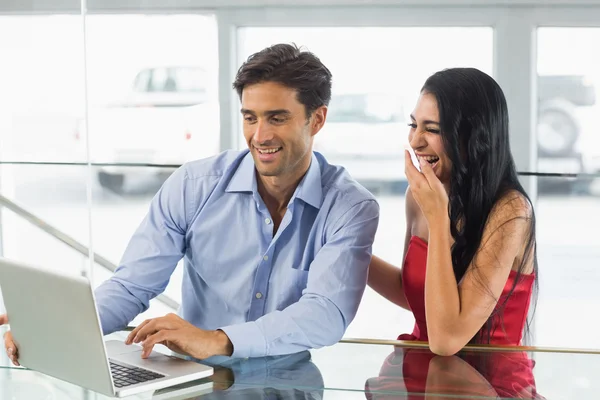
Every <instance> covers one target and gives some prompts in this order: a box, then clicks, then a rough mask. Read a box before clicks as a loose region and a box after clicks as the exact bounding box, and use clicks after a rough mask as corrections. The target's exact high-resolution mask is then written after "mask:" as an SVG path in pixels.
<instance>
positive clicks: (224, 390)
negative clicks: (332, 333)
mask: <svg viewBox="0 0 600 400" xmlns="http://www.w3.org/2000/svg"><path fill="white" fill-rule="evenodd" d="M204 362H205V363H208V364H211V365H213V366H214V367H215V374H214V375H213V378H212V380H213V392H212V393H209V394H206V395H202V396H199V397H196V398H197V399H200V398H201V399H206V400H207V399H248V400H251V399H294V400H296V399H297V400H301V399H315V400H316V399H322V398H323V386H324V385H323V377H322V375H321V371H319V368H317V366H316V365H315V364H314V363H313V362H312V361H311V354H310V352H308V351H304V352H301V353H297V354H291V355H285V356H276V357H264V358H249V359H237V360H236V359H228V358H212V359H209V360H205V361H204Z"/></svg>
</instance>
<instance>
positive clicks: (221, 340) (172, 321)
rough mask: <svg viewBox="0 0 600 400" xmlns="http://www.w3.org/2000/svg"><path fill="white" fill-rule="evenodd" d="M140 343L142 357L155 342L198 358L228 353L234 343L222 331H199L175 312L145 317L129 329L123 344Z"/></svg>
mask: <svg viewBox="0 0 600 400" xmlns="http://www.w3.org/2000/svg"><path fill="white" fill-rule="evenodd" d="M140 342H142V347H143V348H144V351H143V352H142V358H148V356H149V355H150V352H151V351H152V348H153V347H154V345H156V344H162V345H164V346H166V347H168V348H169V349H171V350H172V351H174V352H176V353H179V354H184V355H188V356H192V357H194V358H197V359H205V358H208V357H212V356H216V355H223V356H230V355H231V354H232V353H233V344H232V343H231V341H230V340H229V338H228V337H227V335H226V334H225V332H223V331H205V330H202V329H200V328H197V327H195V326H194V325H192V324H190V323H189V322H187V321H185V320H184V319H182V318H180V317H179V316H177V315H175V314H168V315H166V316H164V317H161V318H154V319H147V320H146V321H144V322H142V323H141V324H140V325H139V326H138V327H137V328H135V329H134V330H133V331H131V333H130V334H129V336H127V339H126V340H125V344H132V343H140Z"/></svg>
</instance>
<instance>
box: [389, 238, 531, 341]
mask: <svg viewBox="0 0 600 400" xmlns="http://www.w3.org/2000/svg"><path fill="white" fill-rule="evenodd" d="M426 269H427V242H425V241H424V240H423V239H421V238H420V237H418V236H412V237H411V238H410V242H409V244H408V249H407V251H406V258H405V260H404V267H403V268H402V285H403V287H404V293H405V295H406V300H407V301H408V305H409V306H410V309H411V310H412V312H413V315H414V316H415V327H414V329H413V333H412V334H410V335H407V334H403V335H400V336H399V337H398V340H422V341H427V340H428V337H427V323H426V322H425V271H426ZM516 276H517V273H516V272H515V271H511V272H510V275H509V276H508V280H507V281H506V285H505V286H504V290H503V291H502V295H501V296H500V300H499V301H498V304H499V305H500V304H503V303H504V301H505V299H506V296H507V295H508V293H509V291H510V289H511V288H512V287H513V284H514V282H515V278H516ZM533 281H534V275H533V274H529V275H525V274H522V275H521V276H520V277H519V282H518V283H517V285H516V286H515V289H514V291H513V292H512V294H511V295H510V297H509V298H508V301H507V302H506V303H505V304H504V311H503V313H502V316H501V318H499V319H498V320H499V321H498V322H496V323H495V324H494V326H493V327H492V336H491V338H490V344H496V345H515V346H518V345H520V344H521V337H522V334H523V328H524V327H525V321H526V319H527V312H528V311H529V302H530V300H531V291H532V289H533ZM500 322H502V326H501V325H500V324H499V323H500Z"/></svg>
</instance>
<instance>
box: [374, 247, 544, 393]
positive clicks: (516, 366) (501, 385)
mask: <svg viewBox="0 0 600 400" xmlns="http://www.w3.org/2000/svg"><path fill="white" fill-rule="evenodd" d="M426 268H427V243H426V242H425V241H424V240H423V239H421V238H419V237H417V236H412V237H411V239H410V243H409V245H408V249H407V253H406V258H405V260H404V267H403V269H402V283H403V286H404V293H405V295H406V300H407V301H408V304H409V306H410V309H411V310H412V312H413V314H414V316H415V327H414V329H413V333H412V334H402V335H400V336H399V337H398V339H399V340H420V341H427V340H428V337H427V323H426V321H425V271H426ZM516 275H517V274H516V273H515V272H514V271H511V273H510V275H509V277H508V280H507V282H506V285H505V287H504V290H503V292H502V295H501V297H500V301H499V302H498V304H502V303H503V302H504V300H505V299H506V296H507V294H508V292H509V291H510V289H511V288H512V286H513V284H514V281H515V278H516ZM533 282H534V275H533V274H531V275H521V276H520V277H519V282H518V283H517V285H516V286H515V289H514V291H513V293H512V294H511V295H510V297H509V298H508V301H507V302H506V304H505V306H504V312H503V313H502V314H503V315H502V316H501V317H502V318H501V319H502V322H503V326H500V325H499V324H498V323H496V325H495V326H494V327H493V328H492V331H493V332H492V335H491V338H490V343H491V344H496V345H498V344H501V345H520V344H521V337H522V332H523V328H524V326H525V321H526V318H527V312H528V310H529V303H530V299H531V292H532V288H533ZM435 357H436V356H435V355H434V354H433V353H431V352H430V351H428V350H425V349H407V348H400V347H396V349H395V350H394V352H393V353H392V354H390V355H389V356H388V358H387V359H386V360H385V361H384V362H383V365H382V367H381V371H380V373H379V376H378V377H376V378H371V379H369V380H368V381H367V383H366V385H365V392H366V397H367V398H368V399H395V398H403V399H404V398H408V399H412V398H415V399H422V398H423V395H422V393H438V394H444V393H452V394H455V395H469V396H477V395H479V396H482V395H483V396H485V395H488V391H489V389H490V388H492V389H493V390H494V391H495V393H497V395H498V396H500V397H515V398H527V399H543V397H542V396H540V395H539V394H538V393H537V391H536V388H535V379H534V377H533V367H534V365H535V363H534V361H533V360H531V359H530V358H529V357H528V356H527V354H526V353H524V352H498V351H495V352H494V351H491V352H464V351H463V352H460V353H459V354H458V355H457V356H454V357H457V358H460V359H461V360H463V361H464V362H465V363H467V364H469V365H470V366H471V367H472V368H473V370H474V371H477V372H476V373H473V374H470V375H469V376H458V375H457V376H456V377H451V376H448V375H452V373H453V371H445V372H442V374H445V375H446V376H444V377H443V378H445V379H442V381H446V382H452V383H451V384H438V385H435V384H434V385H431V384H430V382H432V381H434V378H436V377H437V378H440V376H439V375H440V372H439V371H437V372H436V371H432V370H430V362H431V360H432V359H433V358H435ZM456 373H457V374H460V373H459V372H458V371H457V372H456ZM436 375H437V376H436ZM428 378H429V379H428ZM438 380H439V379H438ZM402 392H404V393H406V395H399V393H402ZM413 395H414V397H413ZM405 396H406V397H405Z"/></svg>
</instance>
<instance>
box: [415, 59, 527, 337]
mask: <svg viewBox="0 0 600 400" xmlns="http://www.w3.org/2000/svg"><path fill="white" fill-rule="evenodd" d="M422 93H430V94H432V95H433V96H434V97H435V98H436V100H437V106H438V110H439V118H440V121H439V122H440V134H441V135H442V141H443V144H444V148H445V151H446V154H447V155H448V158H449V159H450V161H451V162H452V171H451V178H450V192H449V195H448V196H449V206H448V213H449V217H450V222H451V224H450V227H451V234H452V237H453V238H454V245H453V247H452V266H453V268H454V275H455V277H456V281H457V282H460V280H461V279H462V278H463V276H464V275H465V272H466V271H467V268H468V267H469V265H470V264H471V262H472V261H473V259H474V257H475V255H476V253H477V251H478V249H479V247H480V245H481V240H482V237H483V231H484V228H485V225H486V223H487V221H488V216H489V215H490V212H491V210H492V208H493V207H494V205H495V204H496V203H497V202H498V200H500V199H501V198H502V197H503V196H504V195H506V194H507V193H508V192H511V191H517V192H519V193H521V194H522V195H523V196H524V197H525V198H526V199H527V201H529V203H530V204H531V200H530V198H529V196H528V195H527V193H526V192H525V190H524V189H523V186H522V185H521V184H520V183H519V178H518V175H517V170H516V167H515V162H514V160H513V157H512V154H511V152H510V144H509V134H508V131H509V126H508V108H507V105H506V99H505V97H504V93H503V92H502V89H501V88H500V86H499V85H498V84H497V83H496V81H495V80H494V79H492V78H491V77H490V76H489V75H487V74H485V73H483V72H481V71H479V70H477V69H475V68H451V69H446V70H443V71H440V72H437V73H435V74H434V75H432V76H431V77H429V79H427V81H426V82H425V85H424V86H423V89H422ZM528 222H529V224H530V229H529V234H528V237H527V242H526V247H525V253H524V256H523V258H522V262H521V265H519V268H518V271H517V276H516V278H515V280H514V284H513V285H512V287H511V289H510V292H509V293H508V296H506V297H502V301H501V302H499V303H498V305H497V307H496V308H495V310H494V312H493V313H492V315H491V316H490V318H489V319H488V321H487V322H486V323H485V325H484V326H483V327H482V329H481V330H480V332H479V334H478V335H476V336H475V337H474V338H473V339H472V341H471V342H476V343H489V342H490V338H491V336H492V334H493V332H492V329H493V327H494V326H502V314H503V313H502V311H503V308H504V304H505V303H506V300H507V299H508V298H509V297H510V295H512V293H513V292H514V289H515V287H516V285H517V283H518V282H519V280H520V279H521V277H522V275H523V271H524V269H525V268H526V267H527V264H528V263H529V262H530V261H531V258H532V257H533V268H534V270H533V273H534V274H535V282H534V297H535V296H536V294H537V290H538V283H537V282H538V281H537V276H538V274H537V272H538V271H537V256H536V245H535V214H534V213H533V207H531V217H530V218H529V219H528ZM480 283H482V284H483V285H485V282H483V280H480ZM489 293H490V295H491V292H489ZM496 300H499V299H496ZM532 303H533V304H535V300H534V301H533V302H532ZM495 323H496V324H495ZM497 323H499V325H497ZM528 326H529V322H528V323H527V327H528ZM528 332H529V330H528V329H527V332H526V333H528Z"/></svg>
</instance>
